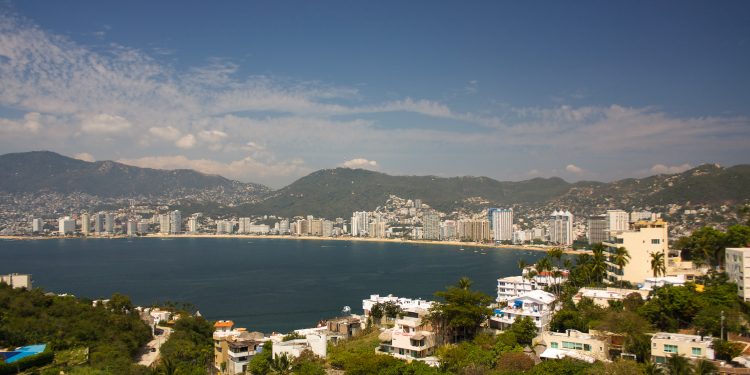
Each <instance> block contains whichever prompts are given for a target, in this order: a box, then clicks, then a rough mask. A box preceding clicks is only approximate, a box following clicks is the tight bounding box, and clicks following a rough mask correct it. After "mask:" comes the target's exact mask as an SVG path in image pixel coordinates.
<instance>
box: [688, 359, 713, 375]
mask: <svg viewBox="0 0 750 375" xmlns="http://www.w3.org/2000/svg"><path fill="white" fill-rule="evenodd" d="M718 373H719V369H718V368H717V367H716V365H715V364H713V363H711V362H709V361H706V360H705V359H701V360H699V361H698V362H695V364H694V365H693V374H694V375H715V374H718Z"/></svg>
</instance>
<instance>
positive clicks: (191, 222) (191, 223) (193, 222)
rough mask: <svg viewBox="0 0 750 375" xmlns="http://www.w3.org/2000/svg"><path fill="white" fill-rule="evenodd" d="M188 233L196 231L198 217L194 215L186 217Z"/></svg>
mask: <svg viewBox="0 0 750 375" xmlns="http://www.w3.org/2000/svg"><path fill="white" fill-rule="evenodd" d="M188 233H198V218H197V217H195V216H191V217H190V218H189V219H188Z"/></svg>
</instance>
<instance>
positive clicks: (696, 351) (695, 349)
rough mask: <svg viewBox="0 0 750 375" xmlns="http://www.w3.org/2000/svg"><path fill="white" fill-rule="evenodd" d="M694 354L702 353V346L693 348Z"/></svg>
mask: <svg viewBox="0 0 750 375" xmlns="http://www.w3.org/2000/svg"><path fill="white" fill-rule="evenodd" d="M693 355H694V356H699V355H701V348H693Z"/></svg>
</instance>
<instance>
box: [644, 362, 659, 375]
mask: <svg viewBox="0 0 750 375" xmlns="http://www.w3.org/2000/svg"><path fill="white" fill-rule="evenodd" d="M643 374H644V375H664V370H662V367H661V366H659V365H657V364H655V363H653V362H651V361H648V362H645V363H644V364H643Z"/></svg>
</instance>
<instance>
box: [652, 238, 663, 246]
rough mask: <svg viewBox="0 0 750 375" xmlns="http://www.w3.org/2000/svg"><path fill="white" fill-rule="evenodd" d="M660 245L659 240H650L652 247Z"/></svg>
mask: <svg viewBox="0 0 750 375" xmlns="http://www.w3.org/2000/svg"><path fill="white" fill-rule="evenodd" d="M660 243H661V240H660V239H658V238H654V239H652V240H651V244H652V245H658V244H660Z"/></svg>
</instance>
